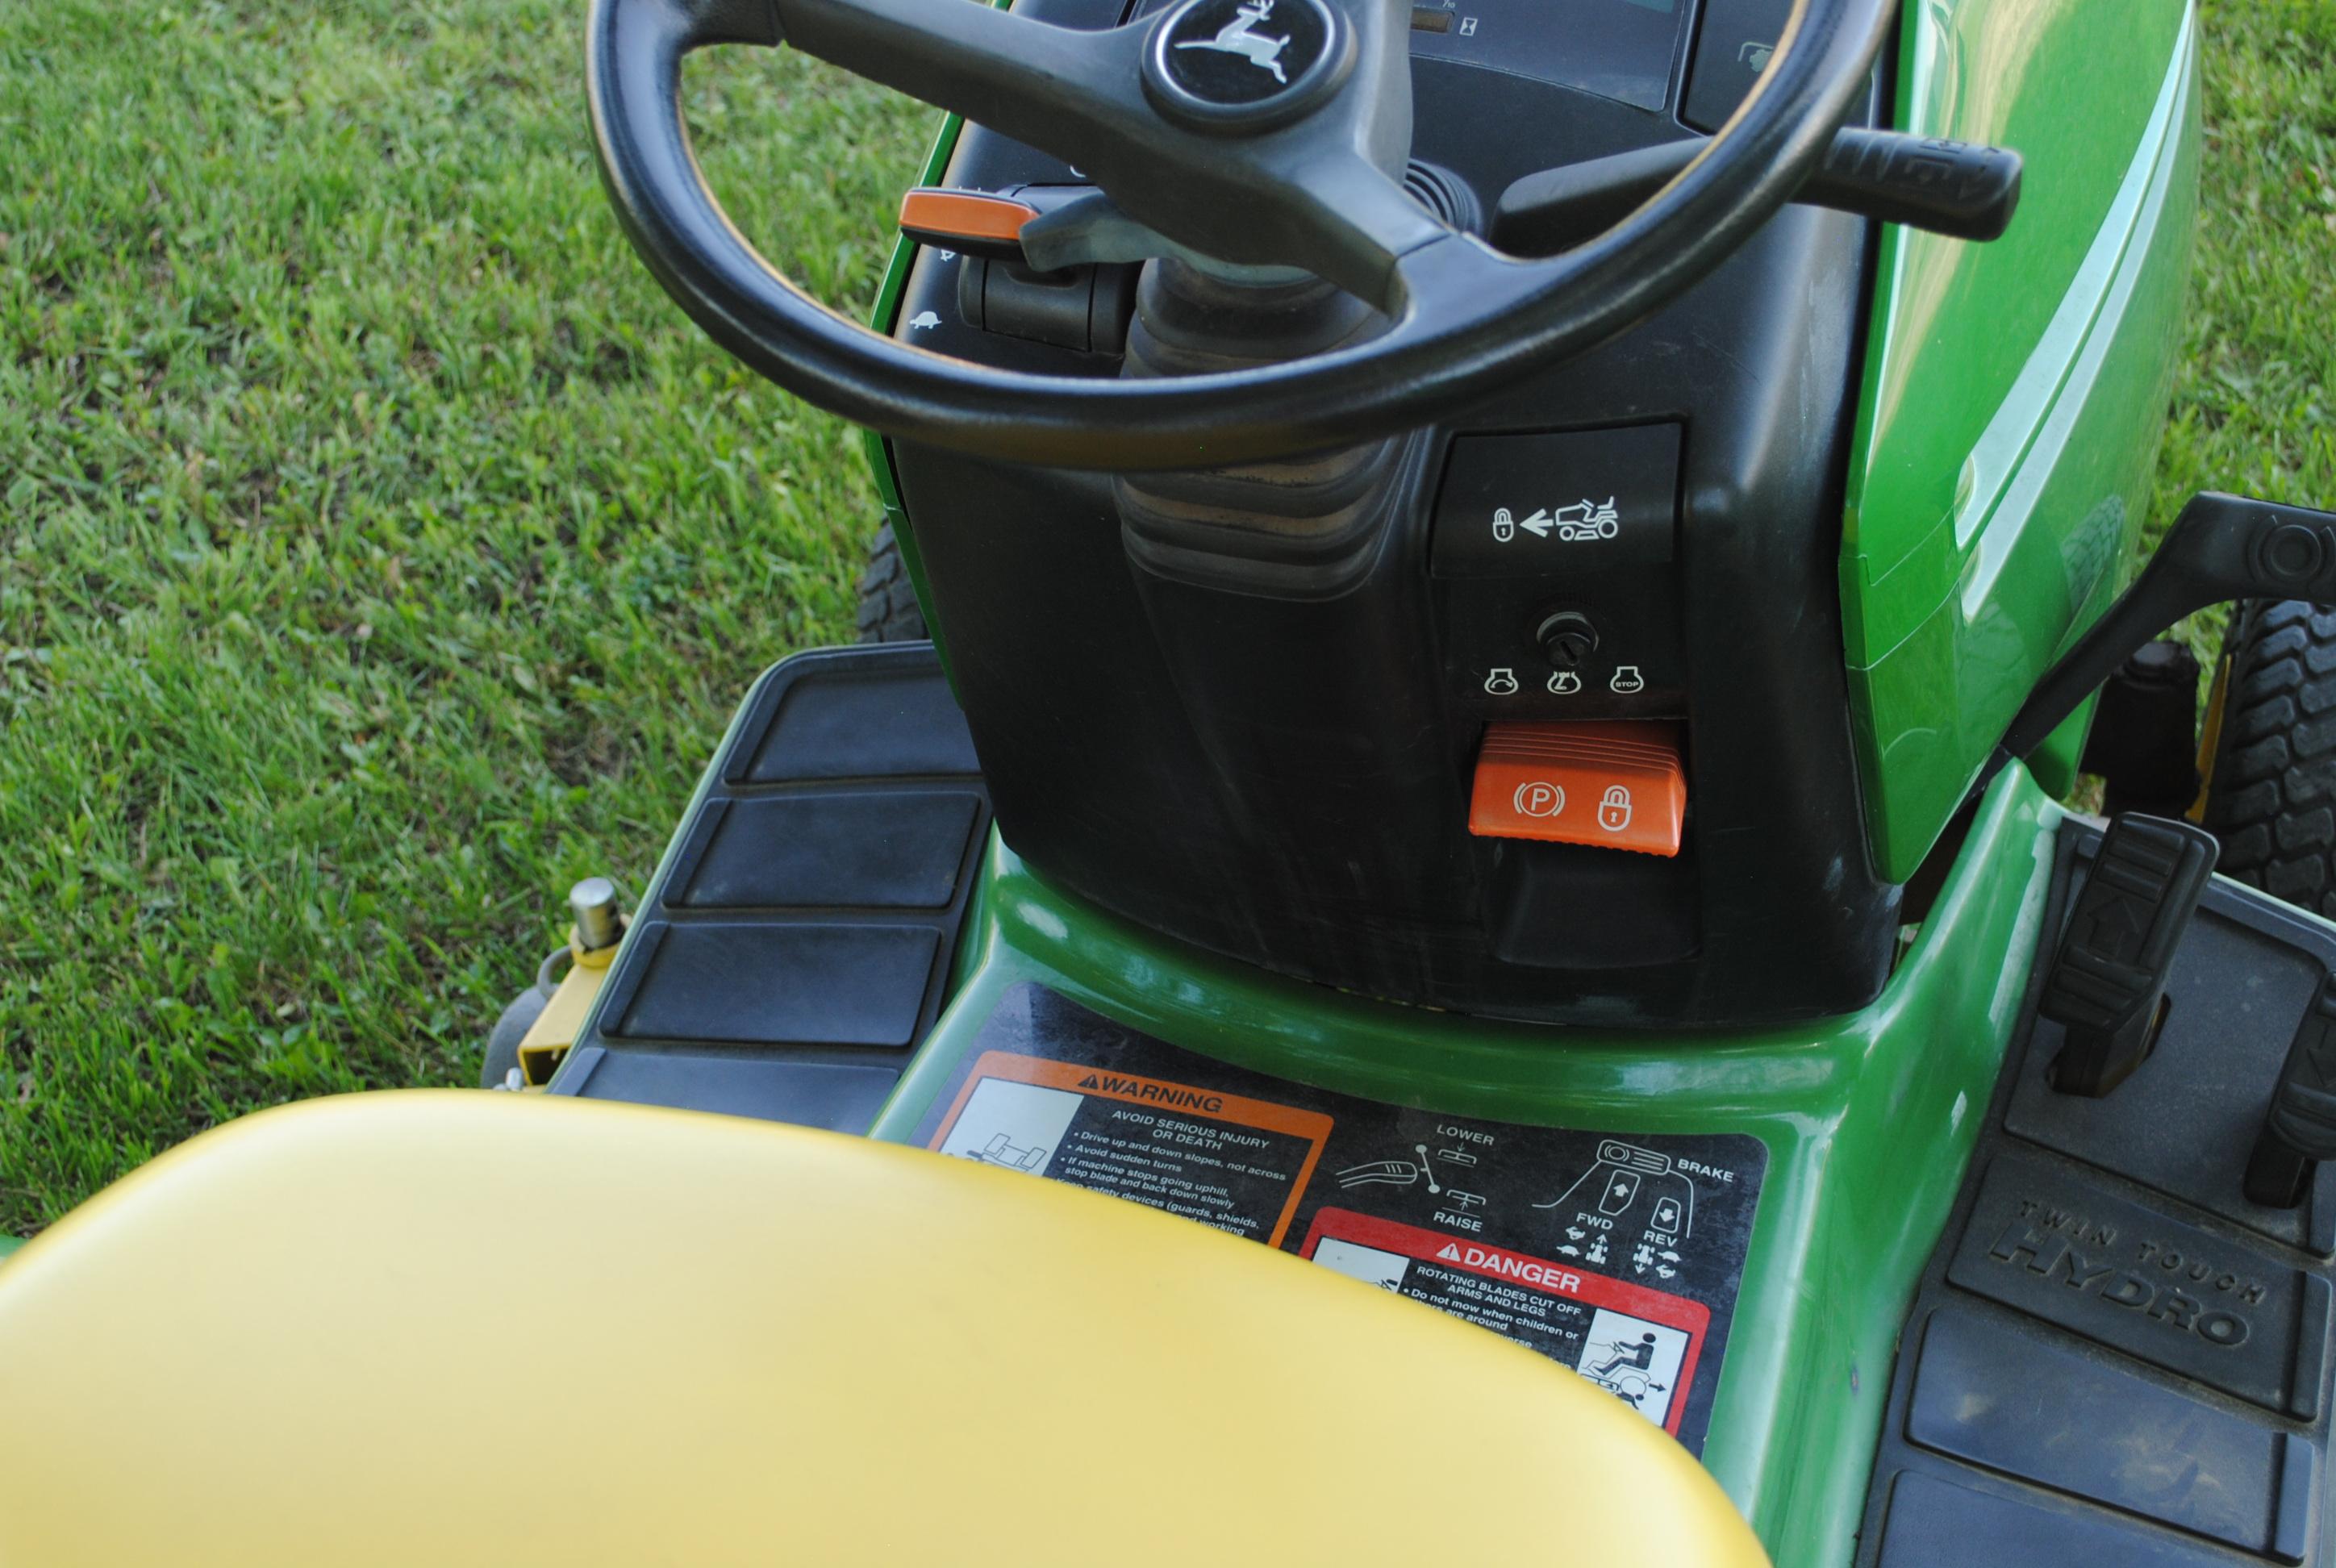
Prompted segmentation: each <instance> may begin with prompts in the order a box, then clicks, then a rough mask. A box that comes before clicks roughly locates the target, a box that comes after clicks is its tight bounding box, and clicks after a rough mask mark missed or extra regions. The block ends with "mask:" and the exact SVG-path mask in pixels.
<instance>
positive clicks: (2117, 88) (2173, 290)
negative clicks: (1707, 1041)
mask: <svg viewBox="0 0 2336 1568" xmlns="http://www.w3.org/2000/svg"><path fill="white" fill-rule="evenodd" d="M2196 34H2197V29H2196V23H2195V15H2194V14H2193V12H2192V11H2191V10H2190V9H2189V8H2188V7H2187V6H2186V5H2184V4H2183V3H2182V0H1961V3H1960V4H1954V5H1947V4H1935V3H1934V4H1925V5H1909V7H1908V9H1907V16H1906V27H1905V37H1904V44H1903V58H1902V60H1901V62H1900V66H1899V83H1900V86H1899V94H1898V116H1897V120H1898V123H1899V125H1900V126H1901V127H1903V129H1905V130H1908V131H1915V132H1918V133H1920V134H1922V135H1926V136H1951V137H1955V138H1958V139H1961V140H1963V141H1988V142H1996V143H2000V144H2004V145H2008V146H2011V147H2016V148H2018V149H2019V150H2020V152H2021V153H2022V154H2023V155H2024V156H2025V158H2026V160H2027V177H2026V185H2025V195H2024V200H2023V203H2022V206H2021V209H2020V216H2019V218H2018V219H2017V220H2015V221H2014V223H2013V225H2012V228H2011V232H2010V234H2008V235H2007V236H2006V237H2005V238H2003V239H2000V240H1998V241H1996V242H1995V243H1993V244H1991V245H1970V244H1965V243H1963V242H1961V241H1959V240H1953V239H1941V238H1939V237H1937V236H1935V235H1930V234H1922V233H1916V232H1913V231H1911V230H1908V229H1897V228H1892V229H1886V230H1884V232H1883V240H1882V248H1881V256H1880V266H1879V278H1878V283H1877V288H1876V296H1875V301H1874V322H1873V327H1872V336H1871V339H1870V341H1869V346H1868V350H1867V358H1866V371H1865V386H1864V398H1863V404H1862V406H1861V409H1860V413H1859V420H1858V427H1857V433H1856V440H1855V445H1854V452H1853V454H1852V457H1851V464H1850V475H1849V490H1848V511H1847V516H1846V518H1845V521H1844V530H1843V537H1842V558H1841V582H1842V600H1843V619H1844V628H1845V634H1846V638H1847V642H1848V649H1847V652H1848V659H1849V669H1850V692H1851V706H1852V709H1853V718H1854V724H1855V726H1856V734H1857V738H1858V743H1859V749H1860V754H1861V762H1862V765H1863V767H1864V774H1865V780H1866V794H1867V802H1868V812H1869V825H1870V828H1871V832H1872V838H1873V843H1874V853H1875V857H1876V859H1877V861H1878V862H1879V863H1880V864H1881V866H1882V868H1883V872H1885V873H1886V874H1887V875H1888V876H1889V877H1890V878H1891V880H1893V881H1905V880H1906V879H1907V878H1908V877H1909V876H1911V875H1912V874H1913V871H1914V869H1915V867H1916V866H1918V865H1919V864H1921V862H1922V857H1923V855H1924V854H1925V853H1927V852H1929V850H1930V848H1931V846H1932V843H1933V842H1936V841H1937V838H1938V835H1939V833H1940V832H1941V830H1942V828H1944V827H1945V825H1946V823H1947V820H1948V818H1949V817H1950V816H1952V814H1953V813H1954V810H1955V808H1956V806H1957V805H1958V804H1960V803H1961V800H1962V798H1963V795H1964V794H1965V792H1966V791H1967V790H1968V789H1969V788H1970V786H1971V782H1972V780H1973V779H1974V778H1975V777H1976V776H1977V774H1978V771H1979V769H1980V766H1981V764H1982V763H1983V762H1984V761H1985V760H1986V758H1987V755H1988V754H1989V752H1990V750H1991V749H1992V748H1993V746H1994V745H1995V743H1996V741H1997V740H1998V739H1999V738H2000V736H2001V735H2002V733H2003V730H2004V726H2006V725H2007V724H2008V723H2009V722H2010V718H2011V716H2012V714H2013V712H2014V711H2015V710H2016V709H2017V708H2018V707H2019V706H2020V702H2021V700H2022V699H2023V698H2025V697H2026V696H2027V694H2028V692H2029V690H2030V688H2031V687H2033V686H2034V685H2035V682H2036V680H2037V677H2039V676H2040V675H2041V674H2042V672H2043V671H2044V670H2045V669H2046V668H2047V667H2049V665H2050V664H2051V662H2052V660H2053V659H2054V658H2056V657H2059V654H2060V653H2061V652H2062V651H2063V650H2064V649H2065V648H2067V647H2068V644H2069V643H2070V642H2071V641H2073V640H2074V638H2076V636H2077V635H2078V633H2079V632H2080V631H2081V630H2082V629H2083V628H2085V627H2086V626H2088V625H2089V624H2090V623H2091V622H2092V620H2093V619H2094V618H2096V617H2098V615H2099V614H2100V612H2101V610H2102V609H2105V608H2106V607H2107V603H2108V601H2109V599H2111V598H2112V597H2113V596H2114V595H2115V593H2116V592H2117V589H2118V588H2119V587H2120V586H2121V585H2122V582H2123V580H2124V577H2125V574H2126V569H2127V565H2128V563H2129V562H2131V560H2132V559H2133V555H2134V545H2135V543H2136V540H2137V538H2138V535H2139V532H2140V529H2141V525H2142V522H2143V520H2144V513H2145V511H2146V507H2147V503H2148V496H2149V482H2150V476H2151V472H2152V467H2153V463H2154V460H2155V456H2156V443H2157V439H2158V435H2159V433H2160V431H2161V428H2162V426H2163V424H2164V422H2165V413H2166V394H2167V389H2168V384H2169V381H2170V378H2171V375H2172V372H2173V367H2174V363H2175V355H2176V352H2177V350H2178V348H2179V335H2180V330H2181V318H2182V307H2183V302H2184V294H2185V287H2186V284H2187V279H2188V276H2189V266H2190V246H2191V234H2192V228H2193V224H2194V221H2195V214H2196V205H2197V166H2198V145H2199V116H2198V92H2197V87H2196V75H2197V43H2196ZM2080 737H2081V724H2078V725H2077V726H2071V728H2070V730H2069V731H2068V732H2067V733H2064V735H2062V736H2060V737H2058V740H2057V744H2056V745H2055V747H2054V748H2053V750H2052V755H2049V756H2046V757H2042V758H2039V768H2038V773H2039V777H2040V779H2041V780H2042V782H2043V783H2044V784H2045V785H2046V787H2047V788H2049V789H2053V790H2055V791H2058V790H2060V789H2065V788H2066V787H2067V785H2068V783H2069V782H2070V774H2071V772H2072V768H2073V762H2074V749H2075V745H2076V744H2077V742H2078V739H2080Z"/></svg>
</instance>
